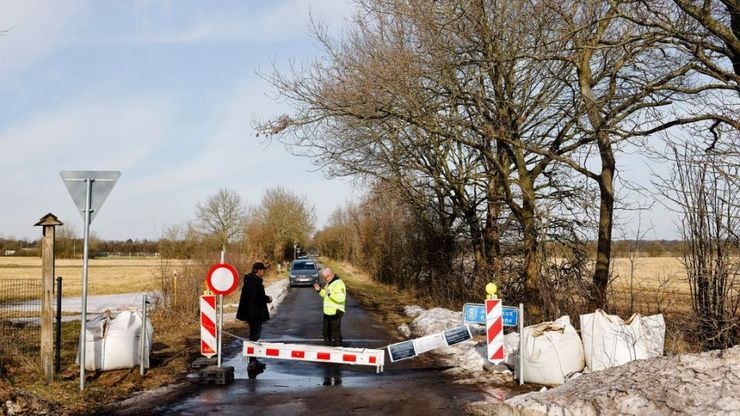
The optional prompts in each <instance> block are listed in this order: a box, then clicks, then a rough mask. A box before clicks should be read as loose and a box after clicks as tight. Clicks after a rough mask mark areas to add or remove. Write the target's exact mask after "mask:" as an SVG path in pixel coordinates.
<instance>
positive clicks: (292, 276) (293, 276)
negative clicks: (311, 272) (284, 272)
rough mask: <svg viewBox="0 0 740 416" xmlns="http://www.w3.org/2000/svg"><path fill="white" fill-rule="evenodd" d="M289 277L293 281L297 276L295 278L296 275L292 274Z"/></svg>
mask: <svg viewBox="0 0 740 416" xmlns="http://www.w3.org/2000/svg"><path fill="white" fill-rule="evenodd" d="M290 277H291V278H293V279H295V278H296V277H298V276H296V275H294V274H291V275H290Z"/></svg>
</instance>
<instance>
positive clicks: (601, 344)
mask: <svg viewBox="0 0 740 416" xmlns="http://www.w3.org/2000/svg"><path fill="white" fill-rule="evenodd" d="M581 337H582V338H583V350H584V352H585V353H586V365H587V366H588V368H589V370H591V371H599V370H604V369H607V368H610V367H615V366H618V365H622V364H625V363H628V362H630V361H633V360H642V359H645V358H648V353H647V348H646V347H645V339H644V337H643V329H642V324H641V319H640V315H638V314H635V315H632V317H631V318H630V319H629V320H627V322H625V321H623V320H622V318H620V317H618V316H616V315H607V314H606V313H605V312H604V311H602V310H600V309H598V310H596V312H594V313H590V314H587V315H581Z"/></svg>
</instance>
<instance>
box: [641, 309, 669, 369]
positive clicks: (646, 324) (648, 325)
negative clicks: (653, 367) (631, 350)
mask: <svg viewBox="0 0 740 416" xmlns="http://www.w3.org/2000/svg"><path fill="white" fill-rule="evenodd" d="M640 323H641V324H642V335H643V338H644V340H645V349H646V350H647V355H648V358H652V357H662V356H663V348H664V345H665V320H664V319H663V315H662V314H657V315H650V316H640Z"/></svg>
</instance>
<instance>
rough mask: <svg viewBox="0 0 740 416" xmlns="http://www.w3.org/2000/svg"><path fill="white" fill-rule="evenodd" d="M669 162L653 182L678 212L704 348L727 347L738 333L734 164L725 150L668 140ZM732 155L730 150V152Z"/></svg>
mask: <svg viewBox="0 0 740 416" xmlns="http://www.w3.org/2000/svg"><path fill="white" fill-rule="evenodd" d="M668 148H669V152H670V153H669V154H670V156H671V157H672V159H673V162H674V167H673V169H672V172H671V174H670V176H668V177H667V178H664V179H663V180H662V181H661V182H659V184H658V185H659V187H660V189H661V191H662V194H663V195H664V196H665V197H666V198H667V199H668V200H669V201H670V202H672V203H673V204H674V206H673V207H672V208H674V209H677V210H678V212H679V213H680V214H681V216H682V219H681V224H680V225H681V226H680V228H679V231H680V233H681V236H682V237H683V239H684V240H685V241H686V250H685V252H684V266H685V268H686V274H687V278H688V281H689V287H690V290H691V298H692V306H693V310H694V314H695V318H696V320H697V322H698V323H699V329H700V332H701V337H702V339H703V340H704V345H705V347H706V348H710V349H715V348H728V347H731V346H733V345H735V344H736V343H737V336H738V334H739V333H740V318H738V316H737V312H738V306H740V260H739V259H738V254H740V194H738V192H737V190H738V189H739V188H740V175H739V174H740V168H738V160H737V159H736V158H735V160H732V159H733V158H731V157H728V155H727V154H726V153H717V152H715V151H714V149H710V150H709V151H707V150H706V148H702V147H701V146H698V145H696V144H680V143H679V144H677V143H669V144H668ZM736 156H737V154H735V157H736Z"/></svg>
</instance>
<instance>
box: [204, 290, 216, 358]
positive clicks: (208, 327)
mask: <svg viewBox="0 0 740 416" xmlns="http://www.w3.org/2000/svg"><path fill="white" fill-rule="evenodd" d="M216 348H217V344H216V295H203V296H201V297H200V353H201V354H203V355H205V356H206V357H208V358H211V357H213V356H214V355H216V352H217V351H216Z"/></svg>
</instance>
